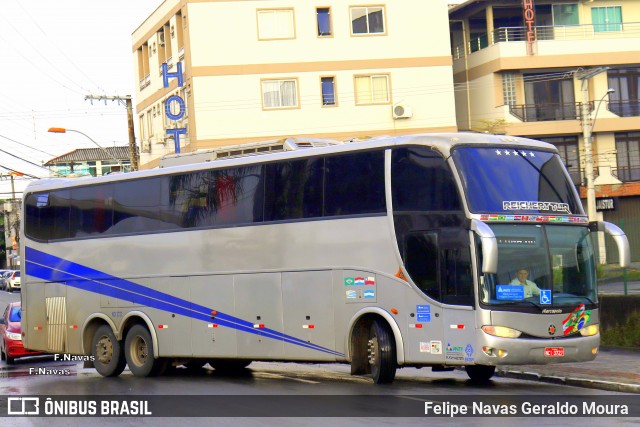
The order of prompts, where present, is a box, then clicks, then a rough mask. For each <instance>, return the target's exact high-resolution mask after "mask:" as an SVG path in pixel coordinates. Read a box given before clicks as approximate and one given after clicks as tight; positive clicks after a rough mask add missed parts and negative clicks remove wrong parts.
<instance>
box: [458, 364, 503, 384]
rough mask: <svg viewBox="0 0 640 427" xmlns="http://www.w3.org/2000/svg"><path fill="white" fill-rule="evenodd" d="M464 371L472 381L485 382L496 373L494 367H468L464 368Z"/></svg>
mask: <svg viewBox="0 0 640 427" xmlns="http://www.w3.org/2000/svg"><path fill="white" fill-rule="evenodd" d="M465 370H466V371H467V375H468V376H469V378H471V380H472V381H477V382H487V381H489V379H490V378H491V377H492V376H493V374H494V373H495V372H496V367H495V366H487V365H468V366H466V367H465Z"/></svg>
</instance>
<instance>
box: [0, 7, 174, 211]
mask: <svg viewBox="0 0 640 427" xmlns="http://www.w3.org/2000/svg"><path fill="white" fill-rule="evenodd" d="M162 1H163V0H109V1H88V0H57V1H52V0H3V2H2V3H3V4H2V9H3V10H2V13H0V51H1V52H3V61H2V64H1V65H0V84H1V85H2V91H1V93H2V95H1V97H0V99H1V101H0V150H1V151H0V199H6V198H10V197H11V194H10V193H11V189H10V186H8V185H7V183H8V177H7V173H8V172H9V171H17V172H22V173H24V174H26V175H25V176H24V177H22V178H15V183H14V184H15V188H16V190H17V191H18V192H19V191H20V190H21V189H22V188H23V187H24V185H25V184H26V183H27V182H28V181H30V180H32V178H31V179H28V178H29V177H28V175H32V176H34V177H44V176H48V171H47V170H45V169H43V168H42V167H39V165H42V163H43V162H46V161H48V160H51V159H53V158H54V157H57V156H59V155H62V154H65V153H68V152H71V151H73V150H75V149H77V148H94V147H95V145H94V144H93V142H91V140H89V139H88V138H86V137H84V136H82V135H80V134H76V133H65V134H55V133H48V132H47V130H48V129H49V128H50V127H64V128H67V129H75V130H78V131H81V132H84V133H85V134H87V135H88V136H89V137H90V138H92V139H93V140H94V141H96V142H97V143H98V144H100V145H101V146H103V147H111V146H116V145H117V146H122V145H127V144H128V141H129V134H128V128H127V126H128V124H127V112H126V109H125V107H124V105H122V104H119V103H117V102H113V101H108V102H106V104H105V102H104V101H103V102H97V101H94V102H93V103H92V102H90V101H89V100H85V96H86V95H90V94H92V95H108V96H113V95H119V96H125V95H131V96H133V97H134V101H133V105H134V110H135V104H136V101H135V85H136V84H137V82H136V81H135V76H137V74H136V73H134V66H133V54H132V38H131V34H132V33H133V31H134V30H135V29H136V28H137V27H138V26H139V25H140V24H142V22H143V21H144V20H145V19H146V18H147V17H148V16H149V15H151V13H152V12H153V11H154V10H155V9H156V8H157V7H158V6H159V5H160V4H162ZM134 115H135V111H134ZM136 121H137V120H135V119H134V123H135V122H136ZM136 135H137V130H136ZM17 196H20V194H17Z"/></svg>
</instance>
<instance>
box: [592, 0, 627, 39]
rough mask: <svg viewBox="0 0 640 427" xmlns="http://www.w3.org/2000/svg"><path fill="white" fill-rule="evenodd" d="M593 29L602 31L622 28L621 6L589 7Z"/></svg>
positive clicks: (598, 31)
mask: <svg viewBox="0 0 640 427" xmlns="http://www.w3.org/2000/svg"><path fill="white" fill-rule="evenodd" d="M591 22H592V23H593V31H595V32H596V33H603V32H609V31H621V30H622V7H621V6H606V7H592V8H591Z"/></svg>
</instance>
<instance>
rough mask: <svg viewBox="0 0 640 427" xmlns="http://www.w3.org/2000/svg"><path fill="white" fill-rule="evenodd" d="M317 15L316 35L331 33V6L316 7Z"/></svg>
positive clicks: (325, 35) (321, 35) (324, 35)
mask: <svg viewBox="0 0 640 427" xmlns="http://www.w3.org/2000/svg"><path fill="white" fill-rule="evenodd" d="M316 15H317V17H318V37H327V36H330V35H332V31H331V8H329V7H319V8H317V9H316Z"/></svg>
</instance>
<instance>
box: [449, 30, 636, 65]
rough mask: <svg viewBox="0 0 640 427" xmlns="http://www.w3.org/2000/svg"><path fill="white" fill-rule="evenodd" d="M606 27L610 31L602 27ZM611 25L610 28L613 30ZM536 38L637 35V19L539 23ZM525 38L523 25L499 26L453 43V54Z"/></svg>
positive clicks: (590, 38) (592, 38) (590, 37)
mask: <svg viewBox="0 0 640 427" xmlns="http://www.w3.org/2000/svg"><path fill="white" fill-rule="evenodd" d="M604 29H607V30H609V31H604ZM612 29H613V30H612ZM534 31H535V34H536V40H537V41H545V40H562V41H581V40H602V39H624V38H627V39H628V38H640V22H625V23H622V24H617V25H610V26H609V27H603V25H602V24H600V25H592V24H586V25H569V26H538V27H534ZM526 40H527V28H526V27H501V28H496V29H495V30H494V31H493V32H491V33H485V34H482V35H480V36H477V37H473V38H472V39H471V40H469V41H468V42H467V43H466V45H458V46H454V47H453V52H452V55H453V58H454V59H460V58H462V57H463V56H464V54H465V53H466V54H467V55H469V54H471V53H473V52H477V51H479V50H482V49H485V48H487V47H489V46H492V45H494V44H496V43H508V42H524V41H526Z"/></svg>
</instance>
